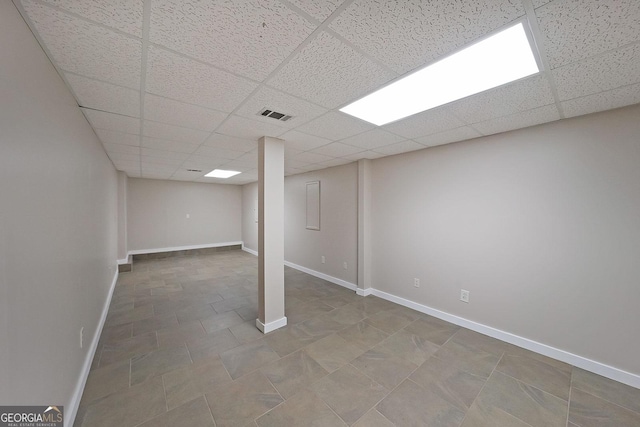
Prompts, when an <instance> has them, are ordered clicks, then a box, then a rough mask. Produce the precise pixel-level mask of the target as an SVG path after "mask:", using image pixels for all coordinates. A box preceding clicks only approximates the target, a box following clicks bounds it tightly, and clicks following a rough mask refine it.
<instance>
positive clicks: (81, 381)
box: [64, 268, 118, 427]
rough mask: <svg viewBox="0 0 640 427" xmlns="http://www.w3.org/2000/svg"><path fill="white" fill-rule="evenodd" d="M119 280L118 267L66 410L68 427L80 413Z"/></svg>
mask: <svg viewBox="0 0 640 427" xmlns="http://www.w3.org/2000/svg"><path fill="white" fill-rule="evenodd" d="M117 281H118V268H116V274H115V275H114V276H113V281H112V282H111V287H110V288H109V293H108V294H107V299H106V301H105V302H104V306H103V307H102V314H101V316H100V320H99V321H98V327H97V328H96V331H95V333H94V334H93V339H92V340H91V346H90V347H89V351H88V352H87V356H86V358H85V360H84V365H83V366H82V371H81V372H80V378H78V383H77V384H76V388H75V390H74V392H73V398H72V399H71V405H69V406H70V408H69V409H68V412H67V410H65V417H64V418H65V425H66V426H67V427H71V426H73V423H74V422H75V420H76V415H78V407H79V406H80V401H81V400H82V392H84V386H85V385H86V384H87V378H88V377H89V371H91V363H92V362H93V357H94V356H95V354H96V350H97V348H98V342H99V341H100V335H101V334H102V328H103V327H104V322H105V321H106V320H107V313H108V312H109V305H110V304H111V298H112V297H113V291H114V289H115V288H116V282H117ZM67 414H68V415H67Z"/></svg>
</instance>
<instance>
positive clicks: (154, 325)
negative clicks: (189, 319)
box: [133, 314, 178, 336]
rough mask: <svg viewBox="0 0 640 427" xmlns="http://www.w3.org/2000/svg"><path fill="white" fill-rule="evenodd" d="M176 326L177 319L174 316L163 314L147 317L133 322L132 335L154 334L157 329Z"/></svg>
mask: <svg viewBox="0 0 640 427" xmlns="http://www.w3.org/2000/svg"><path fill="white" fill-rule="evenodd" d="M173 326H178V319H177V318H176V316H175V314H165V315H163V316H154V317H149V318H148V319H143V320H138V321H136V322H133V335H134V336H135V335H140V334H146V333H149V332H155V331H157V330H159V329H165V328H170V327H173Z"/></svg>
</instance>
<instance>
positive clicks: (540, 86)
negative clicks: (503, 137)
mask: <svg viewBox="0 0 640 427" xmlns="http://www.w3.org/2000/svg"><path fill="white" fill-rule="evenodd" d="M553 102H554V99H553V93H552V92H551V86H550V85H549V82H548V80H547V78H546V76H545V75H543V74H539V75H537V76H532V77H529V78H526V79H523V80H519V81H517V82H514V83H511V84H508V85H504V86H500V87H498V88H495V89H492V90H488V91H485V92H482V93H479V94H477V95H474V96H470V97H468V98H465V99H463V100H460V101H458V102H455V103H453V104H451V106H450V107H451V112H452V113H453V114H454V115H455V116H456V117H457V118H459V119H460V120H463V121H464V122H466V123H469V124H471V123H477V122H483V121H486V120H489V119H493V118H495V117H500V116H506V115H509V114H514V113H517V112H519V111H524V110H530V109H532V108H537V107H542V106H544V105H549V104H553Z"/></svg>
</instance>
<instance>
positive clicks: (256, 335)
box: [229, 320, 264, 344]
mask: <svg viewBox="0 0 640 427" xmlns="http://www.w3.org/2000/svg"><path fill="white" fill-rule="evenodd" d="M229 330H230V331H231V333H232V334H233V336H234V337H236V338H237V339H238V341H240V342H241V343H242V344H244V343H247V342H251V341H255V340H258V339H260V338H264V334H263V333H262V332H260V330H259V329H258V328H257V327H256V321H255V320H250V321H248V322H243V323H239V324H237V325H234V326H231V327H230V328H229Z"/></svg>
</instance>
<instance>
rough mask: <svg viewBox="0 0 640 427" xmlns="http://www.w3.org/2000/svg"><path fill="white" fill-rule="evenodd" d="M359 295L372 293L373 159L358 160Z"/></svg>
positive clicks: (357, 290) (357, 291)
mask: <svg viewBox="0 0 640 427" xmlns="http://www.w3.org/2000/svg"><path fill="white" fill-rule="evenodd" d="M356 293H357V294H358V295H362V296H367V295H370V294H371V160H369V159H360V160H358V289H356Z"/></svg>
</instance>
